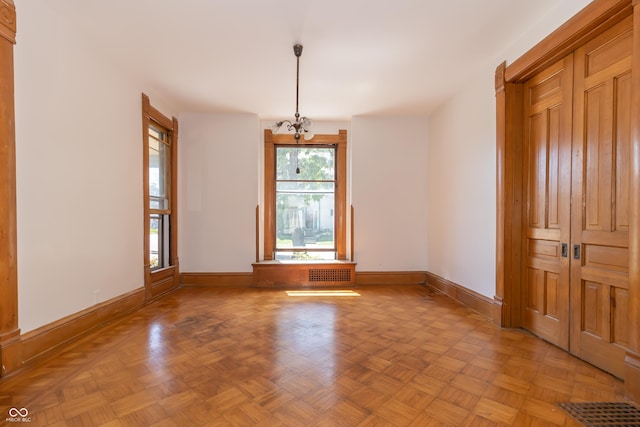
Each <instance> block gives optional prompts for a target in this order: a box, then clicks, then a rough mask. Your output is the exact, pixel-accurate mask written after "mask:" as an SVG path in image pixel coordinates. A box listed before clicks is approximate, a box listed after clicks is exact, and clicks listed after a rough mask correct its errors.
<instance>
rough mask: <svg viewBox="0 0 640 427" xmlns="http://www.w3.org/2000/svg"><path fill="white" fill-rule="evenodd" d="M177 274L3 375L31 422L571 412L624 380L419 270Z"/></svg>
mask: <svg viewBox="0 0 640 427" xmlns="http://www.w3.org/2000/svg"><path fill="white" fill-rule="evenodd" d="M357 291H358V292H359V293H360V294H361V296H360V297H288V296H287V295H286V294H285V292H284V291H282V290H264V289H262V290H261V289H223V288H218V289H204V288H183V289H179V290H177V291H175V292H173V293H171V294H169V295H167V296H164V297H162V298H161V299H159V300H158V301H156V302H154V303H152V304H150V305H148V306H146V307H145V308H143V309H141V310H139V311H137V312H135V313H133V314H131V315H128V316H127V317H125V318H122V319H120V320H118V321H116V322H114V323H112V324H111V325H109V326H107V327H104V328H102V329H100V330H99V331H96V332H94V333H92V334H90V335H87V336H86V337H84V338H82V339H81V340H79V341H76V342H75V343H73V344H71V345H70V346H68V347H67V348H66V349H65V350H64V351H63V352H61V353H59V354H58V355H56V356H55V357H53V358H50V359H48V360H44V361H42V362H40V363H37V364H34V365H32V366H29V367H27V368H25V369H24V370H22V371H21V372H19V373H18V374H17V375H14V376H10V377H8V378H4V379H2V380H0V410H1V411H2V412H3V415H2V418H0V422H4V423H5V424H7V425H9V424H10V425H25V424H16V423H9V422H7V421H6V419H5V417H7V416H8V415H7V413H8V411H9V409H10V408H12V407H15V408H26V409H28V411H29V415H28V416H29V417H30V419H31V423H30V424H29V425H32V426H145V427H147V426H251V425H256V426H269V427H273V426H295V427H298V426H456V427H457V426H504V425H516V426H577V425H579V424H578V423H576V422H575V421H573V420H572V419H571V418H570V417H568V416H567V415H565V413H564V412H563V411H562V410H560V409H559V408H558V407H557V406H556V405H555V403H557V402H568V401H576V402H578V401H622V400H624V398H623V384H622V382H621V381H619V380H617V379H615V378H613V377H612V376H610V375H608V374H606V373H604V372H602V371H600V370H599V369H597V368H595V367H593V366H591V365H589V364H587V363H585V362H582V361H580V360H578V359H576V358H574V357H573V356H571V355H569V354H567V353H565V352H564V351H562V350H559V349H558V348H556V347H554V346H552V345H549V344H547V343H546V342H544V341H541V340H540V339H538V338H535V337H533V336H531V335H530V334H528V333H526V332H523V331H518V330H501V329H499V328H497V327H495V326H494V325H493V324H491V323H490V322H489V321H487V320H486V319H484V318H482V317H481V316H480V315H478V314H477V313H475V312H473V311H471V310H469V309H467V308H465V307H463V306H461V305H459V304H457V303H455V302H454V301H452V300H450V299H448V298H447V297H445V296H440V295H433V294H432V293H430V292H429V291H428V290H427V289H426V288H425V287H422V286H403V287H395V288H391V287H367V288H359V289H357Z"/></svg>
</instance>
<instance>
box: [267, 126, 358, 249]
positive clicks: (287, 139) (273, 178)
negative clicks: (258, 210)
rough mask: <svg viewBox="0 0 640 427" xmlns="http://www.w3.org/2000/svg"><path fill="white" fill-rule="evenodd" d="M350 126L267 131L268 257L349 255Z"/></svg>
mask: <svg viewBox="0 0 640 427" xmlns="http://www.w3.org/2000/svg"><path fill="white" fill-rule="evenodd" d="M346 137H347V135H346V131H340V134H338V135H316V136H315V137H314V138H313V140H311V141H305V142H304V143H300V144H299V145H296V142H295V139H294V137H293V135H273V134H272V133H271V131H270V130H266V131H265V256H264V259H265V260H273V259H276V260H306V259H316V260H328V259H339V260H344V259H346V249H345V248H346V231H345V229H346V226H345V224H346V197H345V194H346V182H345V176H346Z"/></svg>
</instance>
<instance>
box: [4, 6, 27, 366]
mask: <svg viewBox="0 0 640 427" xmlns="http://www.w3.org/2000/svg"><path fill="white" fill-rule="evenodd" d="M15 42H16V9H15V5H14V4H13V1H12V0H0V206H2V208H1V209H0V360H1V362H2V365H1V367H0V369H1V370H0V376H4V375H6V374H8V373H10V372H12V371H15V370H16V369H18V368H19V367H20V366H21V363H22V347H21V341H20V329H19V328H18V261H17V229H16V144H15V142H16V141H15V140H16V137H15V109H14V95H13V45H14V44H15Z"/></svg>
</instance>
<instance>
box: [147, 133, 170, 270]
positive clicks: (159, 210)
mask: <svg viewBox="0 0 640 427" xmlns="http://www.w3.org/2000/svg"><path fill="white" fill-rule="evenodd" d="M170 194H171V140H170V139H169V131H168V130H167V129H165V128H164V127H162V126H160V125H159V124H157V123H155V122H151V123H150V124H149V266H150V267H151V269H152V270H155V269H158V268H164V267H168V266H169V265H171V261H170V259H169V254H170V252H171V245H170V243H171V239H170V227H171V203H170V200H171V196H170Z"/></svg>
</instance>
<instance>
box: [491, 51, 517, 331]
mask: <svg viewBox="0 0 640 427" xmlns="http://www.w3.org/2000/svg"><path fill="white" fill-rule="evenodd" d="M505 70H506V63H504V62H503V63H502V64H500V65H499V66H498V67H497V69H496V74H495V88H496V293H495V296H494V313H493V316H492V318H493V321H494V323H495V324H497V325H499V326H503V327H517V326H519V325H520V297H519V295H520V291H519V289H520V285H521V283H520V281H521V267H522V264H521V263H522V256H521V254H522V250H521V249H522V248H521V245H522V230H523V227H524V224H523V222H522V221H523V214H522V209H523V204H522V197H521V194H522V191H523V187H522V185H523V176H522V173H523V172H522V156H523V151H522V132H523V128H522V127H523V122H522V120H523V116H522V114H523V113H522V108H523V104H522V99H523V85H522V84H516V83H509V82H506V81H505Z"/></svg>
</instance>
